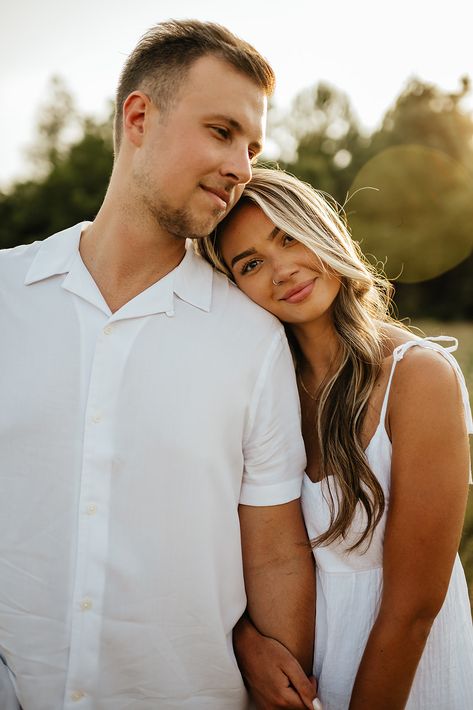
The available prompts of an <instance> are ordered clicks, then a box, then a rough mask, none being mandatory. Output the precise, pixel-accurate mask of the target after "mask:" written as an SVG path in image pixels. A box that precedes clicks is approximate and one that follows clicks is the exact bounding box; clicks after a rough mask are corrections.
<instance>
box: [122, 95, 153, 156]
mask: <svg viewBox="0 0 473 710" xmlns="http://www.w3.org/2000/svg"><path fill="white" fill-rule="evenodd" d="M151 107H152V102H151V99H150V98H149V96H147V95H146V94H145V93H143V92H142V91H133V92H132V93H131V94H130V95H129V96H127V98H126V99H125V102H124V103H123V137H124V138H125V137H126V138H127V139H128V140H129V141H130V143H132V144H133V145H135V146H137V147H138V146H140V145H141V143H142V141H143V136H144V130H145V123H146V118H147V116H148V115H149V112H150V110H151Z"/></svg>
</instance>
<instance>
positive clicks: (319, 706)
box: [312, 698, 323, 710]
mask: <svg viewBox="0 0 473 710" xmlns="http://www.w3.org/2000/svg"><path fill="white" fill-rule="evenodd" d="M312 708H313V710H323V707H322V703H321V702H320V700H319V699H318V698H315V700H314V702H313V703H312Z"/></svg>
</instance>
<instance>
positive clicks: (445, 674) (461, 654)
mask: <svg viewBox="0 0 473 710" xmlns="http://www.w3.org/2000/svg"><path fill="white" fill-rule="evenodd" d="M441 339H444V338H437V339H423V340H415V341H409V342H407V343H405V344H404V345H401V346H400V347H398V348H396V349H395V351H394V357H393V366H392V370H391V374H390V378H389V383H388V386H387V389H386V394H385V397H384V402H383V406H382V411H381V417H380V422H379V425H378V428H377V430H376V432H375V434H374V436H373V438H372V439H371V441H370V443H369V445H368V447H367V449H366V452H365V453H366V457H367V459H368V462H369V465H370V467H371V470H372V471H373V472H374V473H375V475H376V476H377V478H378V480H379V482H380V484H381V486H382V488H383V491H384V495H385V499H386V509H385V512H384V515H383V517H382V519H381V521H380V523H379V524H378V526H377V527H376V530H375V533H374V536H373V540H372V543H371V545H370V546H369V548H368V550H367V551H366V552H365V554H362V552H363V551H360V550H359V549H358V548H357V549H356V550H354V551H353V552H351V553H348V552H347V551H346V550H347V548H348V547H349V546H350V545H351V544H352V542H353V541H354V540H355V539H356V538H355V534H356V530H361V529H363V528H364V518H363V517H362V516H360V517H355V520H354V522H353V524H352V527H351V534H349V535H348V537H347V540H346V541H345V542H344V543H333V544H331V545H328V546H326V547H318V548H315V549H314V556H315V560H316V565H317V624H316V639H315V658H314V675H315V676H316V678H317V679H318V684H319V685H318V687H319V698H320V700H321V702H322V705H323V708H324V710H347V708H348V706H349V702H350V695H351V691H352V687H353V683H354V680H355V676H356V672H357V669H358V665H359V663H360V661H361V658H362V655H363V651H364V648H365V645H366V642H367V639H368V636H369V633H370V631H371V627H372V626H373V623H374V621H375V619H376V616H377V612H378V608H379V603H380V600H381V593H382V583H383V569H382V555H383V538H384V530H385V525H386V516H387V511H388V509H389V490H390V479H391V453H392V449H391V442H390V440H389V437H388V434H387V432H386V429H385V415H386V409H387V402H388V397H389V389H390V386H391V381H392V377H393V374H394V370H395V368H396V364H397V362H399V360H401V359H402V358H403V357H404V355H405V353H406V352H407V351H408V350H409V349H410V348H411V347H413V346H416V345H417V346H421V347H424V348H429V349H432V350H436V351H438V352H440V353H442V355H443V356H444V357H445V358H446V359H447V360H448V361H449V362H450V363H451V364H452V366H453V367H454V369H455V371H456V372H457V374H458V377H459V381H460V385H461V388H462V396H463V402H464V406H465V417H466V421H467V426H468V429H469V431H470V433H472V427H471V410H470V405H469V401H468V393H467V390H466V385H465V382H464V379H463V375H462V373H461V371H460V368H459V366H458V364H457V362H456V360H455V359H454V358H453V357H452V355H451V354H450V351H451V350H454V349H455V348H456V345H454V346H452V347H451V348H448V349H445V348H442V347H441V346H440V345H437V343H436V342H435V340H441ZM433 340H434V342H432V341H433ZM326 487H327V483H326V482H325V483H322V482H318V483H313V482H312V481H311V480H310V479H309V478H308V477H307V476H306V477H305V479H304V483H303V487H302V508H303V511H304V518H305V522H306V526H307V530H308V533H309V537H310V538H315V537H317V536H318V535H320V534H321V533H322V532H324V531H325V530H326V529H327V528H328V525H329V520H330V512H329V510H330V509H329V505H328V502H327V500H330V498H329V497H328V493H327V490H326ZM324 492H325V497H324ZM472 679H473V628H472V621H471V612H470V603H469V599H468V589H467V585H466V580H465V575H464V572H463V568H462V566H461V563H460V560H459V558H458V555H457V558H456V561H455V565H454V568H453V572H452V577H451V580H450V585H449V588H448V592H447V596H446V599H445V602H444V604H443V606H442V609H441V611H440V613H439V614H438V616H437V618H436V619H435V621H434V624H433V626H432V629H431V631H430V634H429V637H428V640H427V644H426V647H425V649H424V653H423V655H422V658H421V661H420V664H419V666H418V668H417V672H416V676H415V679H414V683H413V686H412V688H411V692H410V696H409V701H408V703H407V705H406V709H407V710H433V709H434V708H435V710H468V709H469V708H473V681H472Z"/></svg>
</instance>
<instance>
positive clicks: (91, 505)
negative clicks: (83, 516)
mask: <svg viewBox="0 0 473 710" xmlns="http://www.w3.org/2000/svg"><path fill="white" fill-rule="evenodd" d="M96 512H97V506H96V505H95V503H89V505H88V506H87V515H95V513H96Z"/></svg>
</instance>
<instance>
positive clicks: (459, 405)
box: [200, 169, 473, 710]
mask: <svg viewBox="0 0 473 710" xmlns="http://www.w3.org/2000/svg"><path fill="white" fill-rule="evenodd" d="M200 251H201V253H202V254H203V255H204V256H205V257H206V258H207V259H208V260H209V261H210V262H211V263H213V264H214V266H216V267H217V268H219V269H220V270H222V271H224V272H225V273H227V275H228V276H229V277H230V278H231V279H232V280H233V281H235V283H236V285H237V286H238V287H239V288H240V289H242V290H243V291H244V292H245V293H246V294H247V295H248V296H249V297H250V298H251V299H253V300H254V301H255V302H256V303H258V304H259V305H260V306H262V307H263V308H265V309H267V310H268V311H270V312H271V313H273V314H274V315H275V316H276V317H277V318H279V319H280V320H281V321H282V322H283V323H284V324H285V326H286V330H287V334H288V338H289V341H290V343H291V346H292V349H293V353H294V359H295V365H296V374H297V381H298V386H299V394H300V400H301V410H302V430H303V435H304V440H305V445H306V449H307V459H308V463H307V476H306V478H305V481H304V484H303V491H302V507H303V511H304V517H305V522H306V526H307V530H308V533H309V536H310V538H311V540H312V544H313V552H314V557H315V562H316V566H317V621H316V644H315V653H314V675H315V677H316V679H317V683H318V693H319V698H320V700H321V702H322V705H323V708H324V710H346V709H347V708H350V710H358V709H360V708H363V710H367V709H369V710H377V709H381V708H382V709H383V710H389V709H393V710H394V709H398V708H404V707H406V708H408V709H409V710H424V709H425V710H433V708H435V709H436V710H439V709H444V710H466V708H473V680H472V679H473V630H472V623H471V613H470V606H469V600H468V591H467V587H466V582H465V577H464V573H463V569H462V567H461V564H460V561H459V559H458V555H457V548H458V544H459V540H460V534H461V529H462V525H463V518H464V513H465V506H466V500H467V490H468V476H469V449H468V432H469V433H471V432H472V431H473V423H472V418H471V411H470V408H469V403H468V394H467V391H466V386H465V382H464V379H463V376H462V374H461V372H460V370H459V367H458V365H457V363H456V361H455V360H454V358H453V357H452V355H451V354H450V353H451V351H452V350H455V349H456V345H453V346H452V347H443V346H441V345H440V343H439V341H441V340H449V339H447V338H437V339H432V338H430V339H428V338H424V339H422V338H418V337H416V336H414V335H413V334H412V333H411V332H409V331H408V330H407V329H405V328H403V327H402V326H400V324H397V323H395V322H394V321H393V320H392V319H391V318H390V316H389V303H390V292H391V287H390V285H389V284H388V282H387V281H386V280H385V279H383V278H382V277H381V276H380V275H378V274H376V273H375V272H374V270H373V269H372V268H371V267H370V266H369V265H368V264H367V262H366V261H365V260H364V258H363V256H362V255H361V253H360V251H359V249H358V245H357V244H356V243H355V242H354V241H353V240H352V239H351V237H350V234H349V232H348V229H347V227H346V224H345V222H344V220H343V219H342V218H341V216H340V214H339V212H338V211H337V210H336V208H335V207H334V206H332V205H331V204H329V202H328V201H327V199H325V198H324V196H323V195H322V194H321V193H319V192H317V191H316V190H314V189H313V188H311V187H310V186H308V185H306V184H304V183H302V182H300V181H299V180H297V179H296V178H294V177H292V176H290V175H288V174H286V173H284V172H282V171H277V170H265V169H257V170H255V171H254V176H253V178H252V180H251V182H250V183H249V185H247V187H246V189H245V192H244V193H243V197H242V199H241V201H240V202H239V203H238V205H237V207H236V208H235V209H234V210H233V211H232V212H231V213H230V215H229V216H228V217H227V218H226V219H225V220H224V222H223V223H222V224H221V225H220V226H219V228H218V231H217V232H216V234H214V235H212V236H211V237H209V238H208V239H207V240H205V242H204V243H203V244H202V246H201V247H200ZM268 644H270V640H268V639H265V638H263V637H260V636H259V635H258V633H257V631H256V630H255V629H252V630H251V631H249V627H248V624H247V623H243V624H242V625H241V626H240V627H239V629H237V631H236V633H235V646H236V650H237V655H238V657H239V662H240V666H241V668H242V671H243V673H244V675H245V677H246V680H247V682H248V684H249V685H250V686H251V688H252V690H253V693H254V695H255V697H256V698H257V701H258V702H259V705H260V706H261V707H276V704H275V700H274V698H275V692H276V690H275V688H274V687H271V686H272V680H268V678H269V679H271V678H272V673H271V664H272V663H274V659H273V652H272V650H271V648H270V647H269V645H268ZM279 654H280V656H279V658H282V656H283V654H284V651H281V649H279ZM278 662H279V661H278ZM292 682H293V684H295V685H296V686H297V681H294V680H293V681H292ZM271 698H272V699H271Z"/></svg>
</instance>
